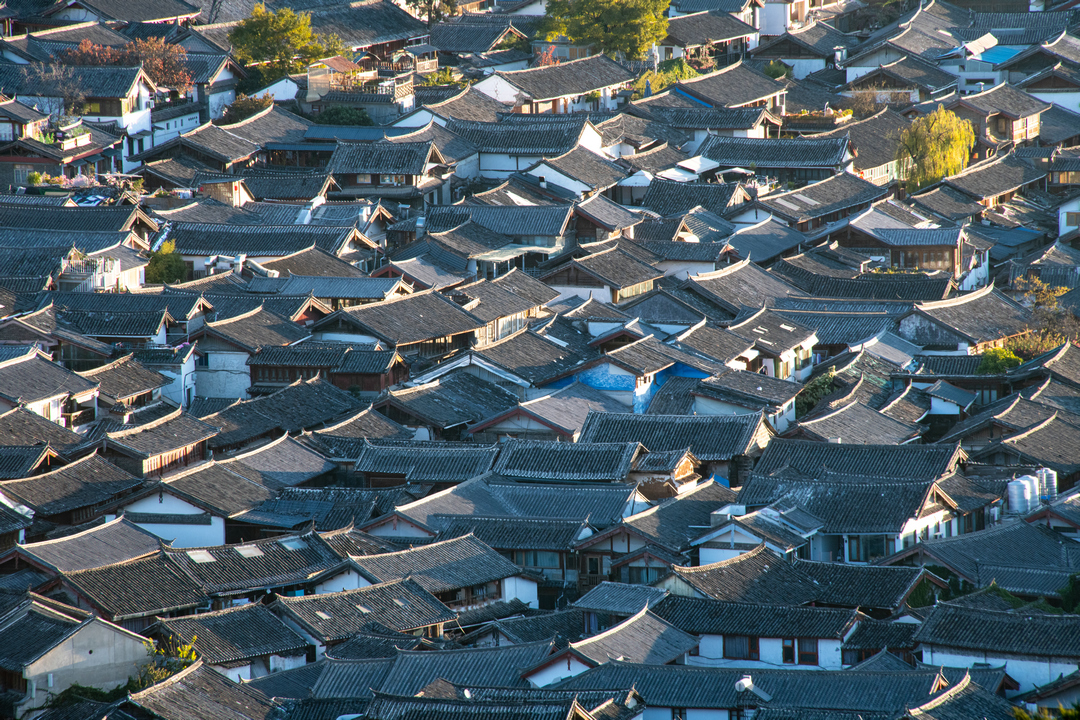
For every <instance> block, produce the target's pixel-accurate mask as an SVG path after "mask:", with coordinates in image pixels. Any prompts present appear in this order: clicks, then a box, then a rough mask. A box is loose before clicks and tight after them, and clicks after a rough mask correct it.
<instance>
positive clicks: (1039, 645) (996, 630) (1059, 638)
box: [915, 603, 1080, 658]
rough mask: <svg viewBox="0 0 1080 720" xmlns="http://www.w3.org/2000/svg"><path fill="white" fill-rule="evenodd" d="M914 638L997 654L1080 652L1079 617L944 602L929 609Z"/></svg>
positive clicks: (1073, 654) (1070, 655)
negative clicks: (962, 605) (995, 609)
mask: <svg viewBox="0 0 1080 720" xmlns="http://www.w3.org/2000/svg"><path fill="white" fill-rule="evenodd" d="M915 641H916V642H918V643H924V644H926V645H930V646H932V647H935V648H957V649H959V650H962V651H965V650H966V651H972V650H977V651H982V652H987V653H991V654H994V655H997V654H999V653H1008V654H1009V655H1019V656H1039V657H1057V658H1074V657H1077V656H1080V618H1077V617H1076V616H1075V615H1050V614H1046V613H1041V612H1032V613H1026V612H1023V611H1021V610H1017V611H992V610H986V609H982V608H964V607H957V606H954V605H950V604H948V603H944V604H939V605H937V606H935V607H934V608H932V609H931V610H930V612H929V613H928V614H927V617H926V619H925V620H924V621H923V624H922V626H921V627H920V628H919V630H918V631H917V632H916V633H915Z"/></svg>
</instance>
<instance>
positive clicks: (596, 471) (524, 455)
mask: <svg viewBox="0 0 1080 720" xmlns="http://www.w3.org/2000/svg"><path fill="white" fill-rule="evenodd" d="M499 447H500V451H499V459H498V460H497V461H496V463H495V466H494V468H493V470H494V472H496V473H498V474H500V475H504V476H507V477H516V478H522V479H530V480H576V481H584V482H597V481H609V482H622V481H623V480H625V479H626V477H627V475H628V474H629V473H630V470H631V469H632V467H633V463H634V460H635V459H636V458H637V456H638V453H639V452H640V445H638V443H636V442H619V443H562V442H544V441H538V440H515V439H510V440H507V441H506V442H503V443H501V444H500V446H499Z"/></svg>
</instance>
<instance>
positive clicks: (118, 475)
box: [0, 454, 142, 516]
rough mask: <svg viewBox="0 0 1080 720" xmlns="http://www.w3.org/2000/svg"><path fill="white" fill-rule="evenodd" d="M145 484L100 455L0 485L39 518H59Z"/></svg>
mask: <svg viewBox="0 0 1080 720" xmlns="http://www.w3.org/2000/svg"><path fill="white" fill-rule="evenodd" d="M140 485H142V480H140V479H139V478H137V477H135V476H133V475H131V474H130V473H128V472H125V471H124V470H121V469H120V468H118V467H117V466H115V465H113V464H112V463H110V462H108V461H107V460H105V459H103V458H102V457H101V456H99V455H97V454H93V455H89V456H87V457H86V458H83V459H82V460H78V461H76V462H73V463H71V464H70V465H65V466H63V467H60V468H57V469H56V470H53V471H51V472H48V473H44V474H42V475H35V476H34V477H30V478H26V479H23V480H5V481H3V482H0V490H2V491H3V492H4V493H5V494H9V495H11V496H12V497H14V498H16V499H17V500H18V501H19V502H21V503H22V504H23V505H26V506H28V507H30V508H33V509H34V511H35V512H36V513H37V514H38V515H43V516H48V515H59V514H62V513H65V512H70V511H72V510H77V509H79V508H89V507H93V506H95V505H100V504H102V503H105V502H108V501H110V500H112V499H114V498H116V497H119V496H121V495H124V494H126V493H128V492H130V491H132V490H134V489H135V488H137V487H139V486H140Z"/></svg>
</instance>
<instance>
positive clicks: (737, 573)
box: [672, 544, 817, 605]
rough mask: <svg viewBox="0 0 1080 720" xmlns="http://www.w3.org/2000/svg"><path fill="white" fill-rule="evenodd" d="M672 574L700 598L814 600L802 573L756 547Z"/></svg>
mask: <svg viewBox="0 0 1080 720" xmlns="http://www.w3.org/2000/svg"><path fill="white" fill-rule="evenodd" d="M672 572H674V573H675V575H676V576H677V577H678V578H679V579H680V580H682V581H684V582H686V583H687V584H688V585H690V586H691V587H692V588H694V589H695V590H697V591H698V592H699V593H701V594H702V595H703V596H705V597H708V598H713V599H715V600H725V601H730V602H740V603H755V604H759V605H804V604H806V603H809V602H812V601H814V600H815V599H816V598H817V587H816V586H815V585H814V583H813V582H812V581H811V580H810V579H809V578H808V577H807V576H806V575H805V574H803V573H802V572H800V571H798V570H797V569H795V567H794V566H792V565H791V564H790V563H787V562H785V561H783V560H782V559H781V558H780V557H779V556H777V555H775V554H774V553H772V552H771V551H770V550H768V549H766V548H765V545H764V544H762V545H759V546H758V547H757V548H756V549H754V550H751V551H750V552H746V553H743V554H742V555H739V556H737V557H734V558H732V559H730V560H723V561H721V562H717V563H712V564H710V565H701V566H698V567H692V568H682V567H673V568H672Z"/></svg>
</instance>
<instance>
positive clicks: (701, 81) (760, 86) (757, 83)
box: [675, 61, 784, 107]
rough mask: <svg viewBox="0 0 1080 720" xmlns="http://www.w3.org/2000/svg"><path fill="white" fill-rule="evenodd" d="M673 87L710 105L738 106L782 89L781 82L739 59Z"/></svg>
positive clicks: (779, 91) (769, 95)
mask: <svg viewBox="0 0 1080 720" xmlns="http://www.w3.org/2000/svg"><path fill="white" fill-rule="evenodd" d="M675 89H676V90H680V91H682V92H684V93H687V94H689V95H691V96H692V97H695V98H699V99H701V100H703V101H705V102H707V103H709V104H711V105H722V106H726V107H739V106H741V105H747V104H749V103H752V102H755V101H758V100H763V99H766V98H769V97H772V96H773V95H777V94H780V93H782V92H784V85H783V83H780V82H777V81H776V80H774V79H772V78H771V77H769V76H768V75H765V74H764V73H761V72H758V71H757V70H755V69H753V68H752V67H750V66H749V65H748V64H746V63H744V62H742V61H740V62H737V63H734V64H733V65H729V66H727V67H726V68H723V69H721V70H716V71H714V72H711V73H707V74H705V75H701V76H699V77H696V78H691V79H689V80H681V81H679V82H678V83H677V84H676V85H675Z"/></svg>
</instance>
